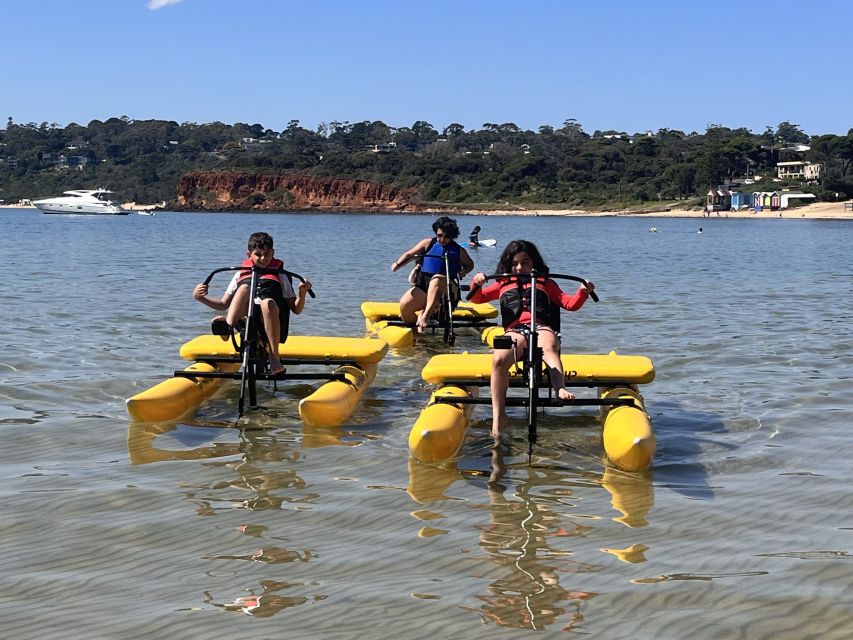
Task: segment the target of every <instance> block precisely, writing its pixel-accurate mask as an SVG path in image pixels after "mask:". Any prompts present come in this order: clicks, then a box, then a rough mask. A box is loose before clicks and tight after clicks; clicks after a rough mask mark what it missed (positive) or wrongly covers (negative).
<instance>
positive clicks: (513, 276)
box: [465, 272, 598, 302]
mask: <svg viewBox="0 0 853 640" xmlns="http://www.w3.org/2000/svg"><path fill="white" fill-rule="evenodd" d="M533 278H540V279H542V280H544V279H545V278H551V280H572V281H574V282H580V283H581V284H582V285H584V286H586V285H587V284H589V282H588V281H587V280H584V279H583V278H579V277H577V276H570V275H566V274H564V273H536V272H531V273H493V274H492V275H490V276H486V279H485V280H483V283H485V282H487V281H489V280H503V279H506V280H524V281H527V280H532V279H533ZM482 286H483V285H482V284H479V285H476V286H474V285H472V286H471V288H470V290H469V291H468V295H467V296H465V299H466V300H470V299H471V298H472V297H473V296H474V294H475V293H477V292H478V291H479V290H480V288H481V287H482ZM589 297H590V298H592V301H593V302H598V295H596V293H595V291H590V292H589Z"/></svg>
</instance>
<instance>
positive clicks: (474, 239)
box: [468, 225, 480, 247]
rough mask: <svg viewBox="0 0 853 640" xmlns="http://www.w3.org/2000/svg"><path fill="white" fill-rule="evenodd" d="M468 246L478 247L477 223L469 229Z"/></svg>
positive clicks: (478, 229) (478, 227) (478, 232)
mask: <svg viewBox="0 0 853 640" xmlns="http://www.w3.org/2000/svg"><path fill="white" fill-rule="evenodd" d="M468 246H469V247H479V246H480V225H477V226H476V227H474V228H473V229H471V235H469V236H468Z"/></svg>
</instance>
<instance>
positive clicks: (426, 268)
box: [421, 238, 462, 280]
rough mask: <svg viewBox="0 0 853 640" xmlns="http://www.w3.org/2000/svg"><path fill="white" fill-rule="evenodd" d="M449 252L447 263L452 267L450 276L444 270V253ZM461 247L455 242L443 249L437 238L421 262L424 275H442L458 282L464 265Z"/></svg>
mask: <svg viewBox="0 0 853 640" xmlns="http://www.w3.org/2000/svg"><path fill="white" fill-rule="evenodd" d="M445 249H446V251H447V262H448V266H449V267H450V274H447V273H446V272H445V269H444V252H445ZM459 251H460V247H459V245H458V244H456V242H455V241H451V242H449V243H448V245H447V247H446V248H445V247H442V246H441V244H439V243H438V242H437V241H436V240H435V238H433V240H432V242H431V243H430V246H429V248H428V249H427V251H426V254H425V255H424V257H423V259H422V262H421V272H422V273H432V274H436V273H438V274H441V275H445V276H448V277H449V278H450V279H451V280H456V279H457V278H458V277H459V267H460V266H461V265H462V262H461V258H460V254H459Z"/></svg>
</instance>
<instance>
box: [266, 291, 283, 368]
mask: <svg viewBox="0 0 853 640" xmlns="http://www.w3.org/2000/svg"><path fill="white" fill-rule="evenodd" d="M261 315H263V317H264V330H265V331H266V332H267V338H268V339H269V347H270V373H272V374H273V375H275V374H277V373H281V372H282V371H284V367H282V366H281V360H279V359H278V341H279V339H280V338H281V325H280V324H279V309H278V305H277V304H276V303H275V300H271V299H269V298H267V299H265V300H261Z"/></svg>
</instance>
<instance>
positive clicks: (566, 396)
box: [557, 387, 575, 402]
mask: <svg viewBox="0 0 853 640" xmlns="http://www.w3.org/2000/svg"><path fill="white" fill-rule="evenodd" d="M557 397H558V398H559V399H560V400H562V401H563V402H567V401H569V400H574V399H575V394H573V393H572V392H571V391H569V390H568V389H566V388H565V387H564V388H562V389H560V390H559V391H558V392H557Z"/></svg>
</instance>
